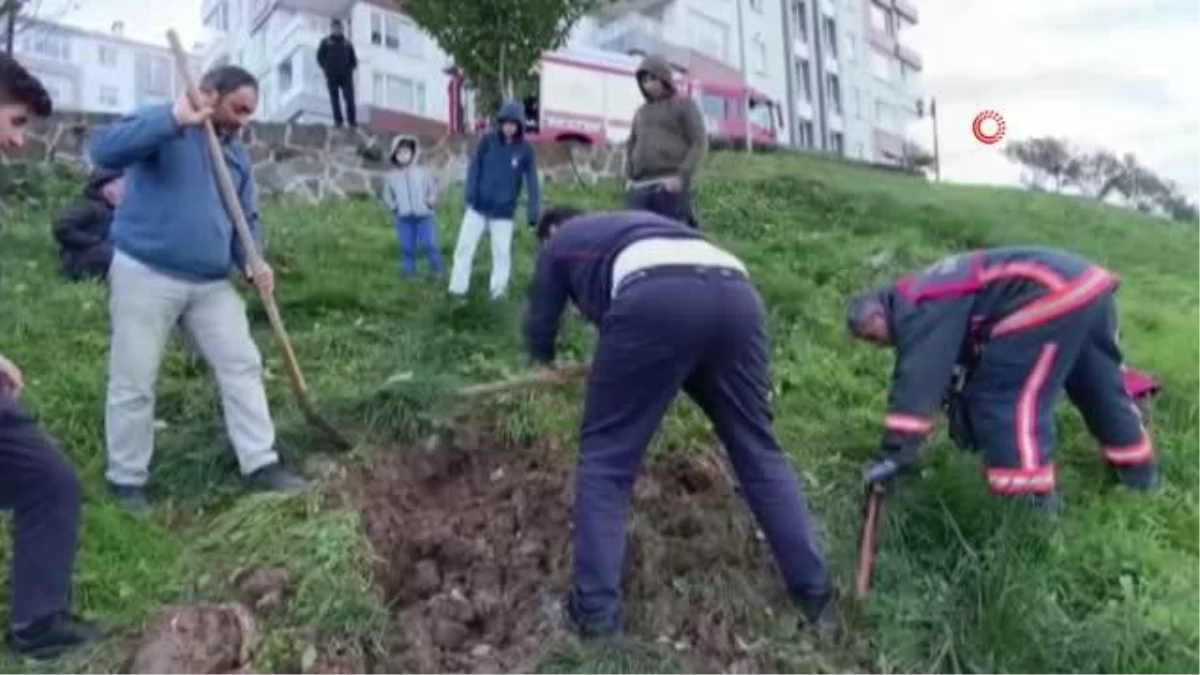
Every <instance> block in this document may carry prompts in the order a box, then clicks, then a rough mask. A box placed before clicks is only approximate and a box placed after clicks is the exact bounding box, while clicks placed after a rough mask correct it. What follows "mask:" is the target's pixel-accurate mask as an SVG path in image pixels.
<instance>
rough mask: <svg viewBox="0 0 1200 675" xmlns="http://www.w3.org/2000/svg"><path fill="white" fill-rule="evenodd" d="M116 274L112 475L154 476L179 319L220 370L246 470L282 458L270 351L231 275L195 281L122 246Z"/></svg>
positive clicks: (123, 481) (107, 417)
mask: <svg viewBox="0 0 1200 675" xmlns="http://www.w3.org/2000/svg"><path fill="white" fill-rule="evenodd" d="M108 280H109V282H108V283H109V316H110V319H111V322H112V345H111V347H110V350H109V361H108V394H107V402H106V404H105V411H104V426H105V437H106V438H105V442H106V445H107V449H108V469H107V471H106V472H105V477H106V478H107V479H108V480H109V482H111V483H116V484H118V485H137V486H140V485H144V484H145V483H146V480H147V478H148V476H149V469H150V460H151V458H152V457H153V455H154V388H155V384H156V382H157V380H158V368H159V365H160V364H161V362H162V357H163V351H164V350H165V348H166V344H167V341H168V340H169V339H170V337H171V331H172V329H174V328H175V326H176V324H178V323H182V327H183V329H184V331H186V333H187V335H188V337H190V338H191V342H192V343H193V345H194V346H195V348H196V350H197V351H198V352H199V353H200V354H201V355H202V356H203V357H204V360H205V361H207V362H208V364H209V367H211V368H212V371H213V373H214V374H215V375H216V379H217V386H218V387H219V388H220V390H221V406H222V410H223V412H224V417H225V428H226V430H227V431H228V433H229V438H230V441H231V442H232V443H233V448H234V451H235V452H236V453H237V458H238V464H239V465H240V468H241V471H242V473H243V474H250V473H253V472H254V471H256V470H258V469H260V468H262V467H264V466H267V465H268V464H273V463H275V462H277V461H279V457H278V455H276V453H275V450H274V447H275V427H274V425H273V424H272V422H271V413H270V410H269V409H268V407H267V394H266V390H265V389H264V388H263V365H262V356H261V355H260V354H259V351H258V347H257V346H256V345H255V344H254V340H253V338H252V337H251V335H250V323H249V321H247V319H246V305H245V303H244V302H242V298H241V296H240V295H238V292H237V290H236V289H235V288H234V287H233V284H232V283H230V282H229V281H228V280H224V279H222V280H220V281H213V282H206V283H188V282H186V281H182V280H179V279H175V278H173V277H170V276H167V275H165V274H162V273H160V272H157V271H156V270H153V269H151V268H149V267H147V266H146V265H143V264H141V263H140V262H138V261H136V260H134V259H133V258H130V257H129V256H126V255H124V254H122V253H120V252H119V251H118V252H117V253H116V254H115V255H114V256H113V261H112V266H111V268H110V269H109V273H108ZM181 318H182V322H180V319H181Z"/></svg>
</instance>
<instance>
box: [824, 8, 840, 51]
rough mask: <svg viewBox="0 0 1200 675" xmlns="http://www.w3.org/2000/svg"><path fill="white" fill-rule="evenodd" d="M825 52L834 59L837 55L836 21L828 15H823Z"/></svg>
mask: <svg viewBox="0 0 1200 675" xmlns="http://www.w3.org/2000/svg"><path fill="white" fill-rule="evenodd" d="M824 23H825V31H824V33H825V53H826V54H829V58H831V59H836V58H837V57H838V46H837V43H838V41H837V22H835V21H834V20H833V19H831V18H829V17H825V21H824Z"/></svg>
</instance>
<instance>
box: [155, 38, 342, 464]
mask: <svg viewBox="0 0 1200 675" xmlns="http://www.w3.org/2000/svg"><path fill="white" fill-rule="evenodd" d="M167 42H169V43H170V45H171V51H172V52H173V53H174V54H175V63H176V67H177V69H178V71H179V77H180V78H181V79H182V80H183V82H184V85H185V87H186V88H187V95H188V99H189V100H190V101H191V103H192V106H193V107H195V108H196V109H200V108H201V107H202V106H203V99H201V98H200V92H199V91H198V90H197V89H196V85H195V83H194V82H193V81H192V73H191V70H190V69H189V66H188V58H187V55H186V54H185V52H184V51H183V46H182V45H181V44H180V42H179V35H178V34H176V32H175V31H174V30H169V31H167ZM204 133H205V136H207V137H208V155H209V158H210V159H211V160H212V161H211V164H212V167H213V173H214V174H215V177H216V180H217V188H218V190H219V192H220V193H221V201H223V202H224V203H225V210H226V212H227V213H228V214H229V219H230V220H232V221H233V226H234V229H235V230H236V231H237V237H238V241H239V243H241V245H242V251H243V252H244V254H245V256H246V264H247V266H248V268H249V270H250V271H251V272H254V271H255V270H258V269H260V268H261V267H262V266H263V259H262V254H261V253H260V252H259V250H258V246H257V244H255V242H254V237H253V236H252V235H251V234H250V226H249V224H247V222H246V214H245V213H243V212H242V205H241V202H239V201H238V198H237V190H236V189H235V188H234V186H233V179H232V178H230V176H229V167H228V166H226V165H225V153H224V152H223V151H222V149H221V142H220V141H219V140H217V133H216V130H215V129H214V128H213V124H212V120H205V121H204ZM255 288H257V289H258V296H259V298H260V299H261V300H262V304H263V308H264V309H265V310H266V313H267V320H268V321H269V322H270V324H271V332H272V334H274V336H275V343H276V344H277V345H278V346H279V351H280V353H281V354H282V356H283V364H284V369H285V370H286V372H287V376H288V382H289V383H290V384H291V386H292V393H294V394H295V396H296V402H297V404H298V405H299V406H300V411H301V412H302V413H303V414H304V419H306V420H307V421H308V422H309V424H312V425H313V426H315V427H316V428H318V429H320V430H321V431H322V432H324V433H325V435H326V436H328V437H329V439H330V440H332V441H333V442H334V443H336V444H337V445H338V446H339V447H341V448H343V449H345V448H349V447H351V445H352V444H351V443H350V441H349V440H347V439H346V437H345V436H344V435H342V433H341V432H340V431H338V430H337V429H336V428H334V426H333V425H332V424H330V423H329V422H328V421H327V420H326V419H325V418H324V417H322V416H321V415H320V414H319V413H318V412H317V409H316V407H315V406H314V405H313V403H312V399H311V398H310V396H309V394H308V385H307V384H306V383H305V381H304V375H303V374H302V373H301V372H300V362H299V361H298V360H297V359H296V353H295V351H294V350H293V349H292V341H291V340H290V339H289V338H288V334H287V330H285V329H284V327H283V317H282V316H281V315H280V314H279V306H278V305H277V304H276V303H275V296H274V295H272V294H271V292H270V291H267V290H263V289H262V288H261V287H259V286H258V285H257V284H255Z"/></svg>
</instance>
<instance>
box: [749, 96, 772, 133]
mask: <svg viewBox="0 0 1200 675" xmlns="http://www.w3.org/2000/svg"><path fill="white" fill-rule="evenodd" d="M750 124H752V125H754V126H756V127H758V128H759V129H768V130H769V129H773V128H774V124H775V115H774V113H773V108H772V107H771V104H770V103H767V102H766V101H759V102H756V103H754V104H753V105H752V106H751V107H750Z"/></svg>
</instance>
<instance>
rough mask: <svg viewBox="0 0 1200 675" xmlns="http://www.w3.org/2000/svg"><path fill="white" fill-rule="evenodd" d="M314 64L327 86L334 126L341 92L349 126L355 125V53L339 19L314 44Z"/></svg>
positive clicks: (338, 124)
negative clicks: (323, 36)
mask: <svg viewBox="0 0 1200 675" xmlns="http://www.w3.org/2000/svg"><path fill="white" fill-rule="evenodd" d="M317 65H319V66H321V70H322V71H324V73H325V84H326V86H328V88H329V106H330V107H331V108H333V125H334V126H336V127H338V128H341V126H342V106H341V102H340V101H339V100H338V94H339V92H340V94H341V96H342V98H344V99H345V101H346V119H347V120H348V121H349V122H350V128H352V129H353V128H354V127H356V126H358V117H357V115H358V112H357V109H356V106H355V104H354V71H355V69H356V68H358V55H357V54H355V53H354V45H353V44H352V43H351V42H350V41H349V40H347V39H346V34H345V30H344V29H343V28H342V20H341V19H334V20H333V22H332V23H331V24H330V32H329V35H326V36H325V39H323V40H321V44H320V45H319V46H318V47H317Z"/></svg>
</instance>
